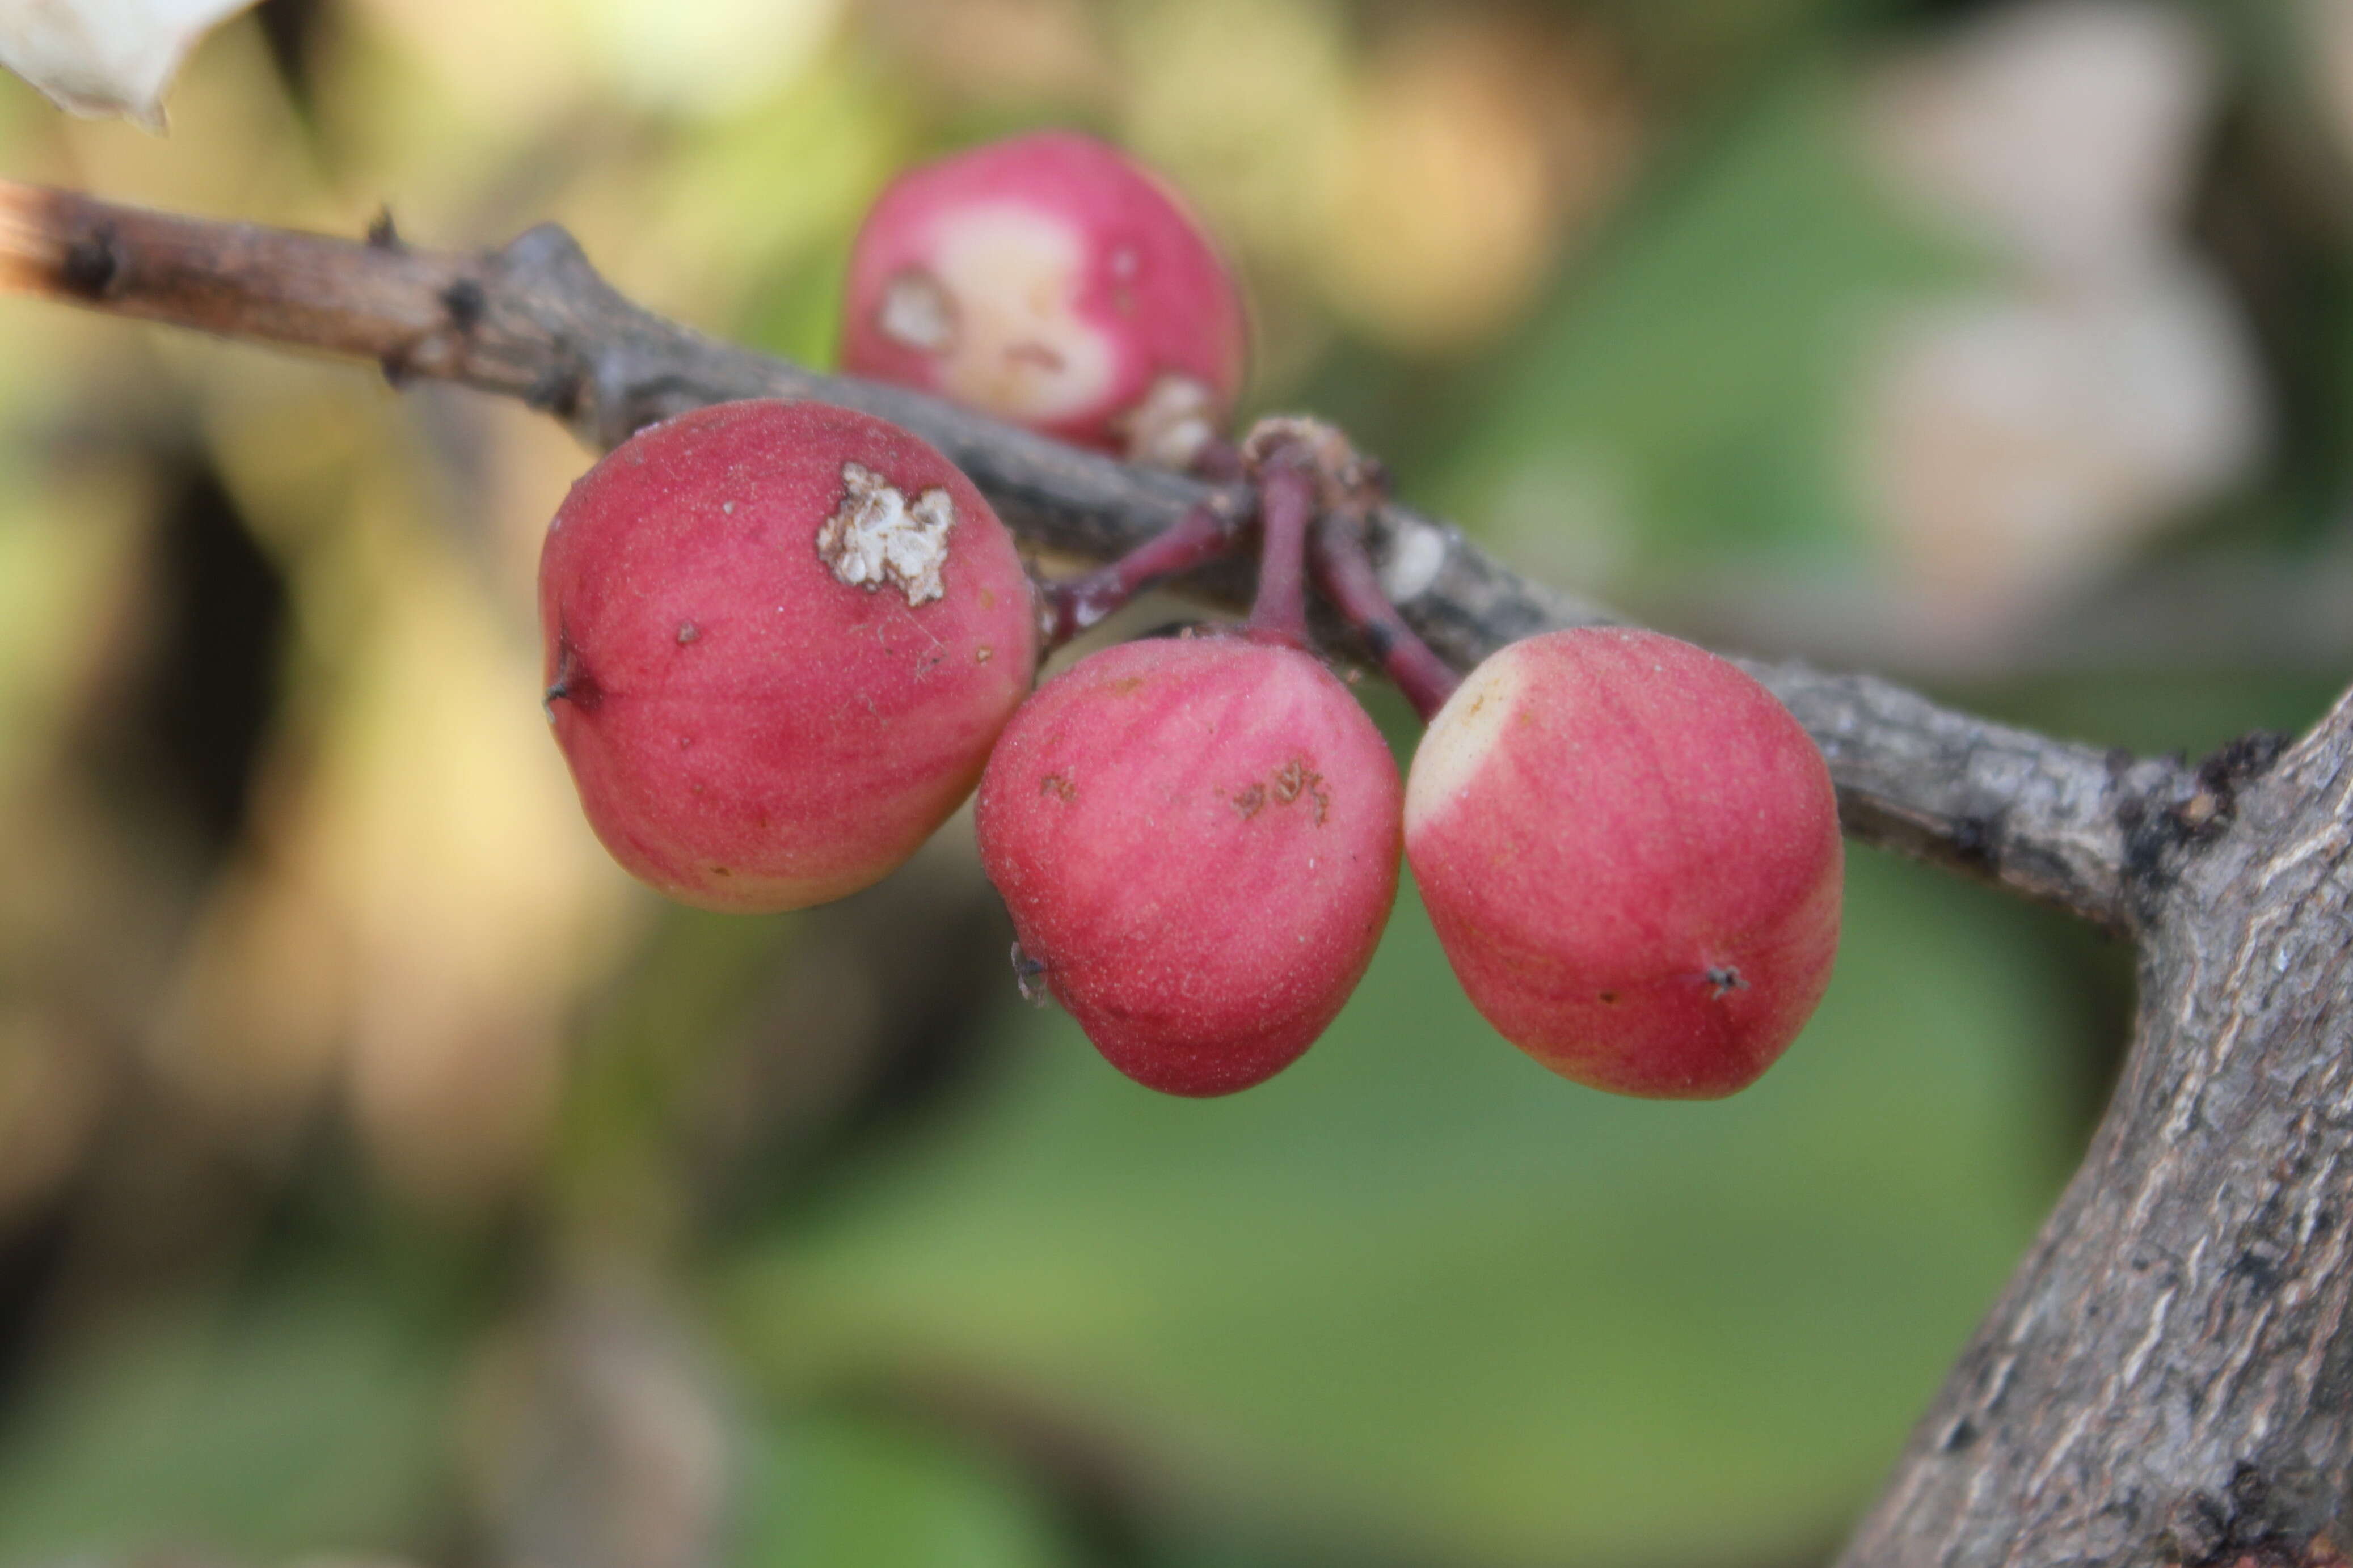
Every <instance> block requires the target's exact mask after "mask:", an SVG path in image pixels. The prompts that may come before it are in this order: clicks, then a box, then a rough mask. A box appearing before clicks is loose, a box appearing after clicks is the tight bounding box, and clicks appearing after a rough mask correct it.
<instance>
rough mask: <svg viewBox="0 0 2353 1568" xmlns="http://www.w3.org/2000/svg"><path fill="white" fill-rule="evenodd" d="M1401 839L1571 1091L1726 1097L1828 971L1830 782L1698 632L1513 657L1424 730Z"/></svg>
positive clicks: (1754, 1069) (1496, 988) (1643, 635)
mask: <svg viewBox="0 0 2353 1568" xmlns="http://www.w3.org/2000/svg"><path fill="white" fill-rule="evenodd" d="M1405 829H1406V858H1407V860H1408V862H1409V864H1410V865H1411V866H1412V868H1413V874H1414V877H1415V879H1416V880H1417V882H1418V883H1419V886H1420V889H1421V896H1422V900H1423V901H1424V903H1425V904H1427V905H1428V907H1429V910H1430V919H1431V921H1433V923H1435V925H1436V926H1437V928H1438V936H1439V940H1440V942H1442V943H1443V944H1444V946H1445V948H1446V955H1447V957H1448V959H1449V960H1451V962H1452V963H1453V965H1454V973H1455V974H1456V976H1457V977H1458V978H1459V979H1460V980H1461V983H1462V988H1463V990H1464V991H1466V992H1468V993H1469V994H1470V997H1471V1000H1472V1003H1473V1004H1474V1005H1476V1006H1477V1007H1478V1009H1479V1011H1480V1012H1481V1013H1482V1014H1483V1015H1484V1016H1486V1018H1487V1020H1488V1022H1490V1023H1491V1024H1493V1025H1494V1026H1495V1027H1496V1028H1497V1029H1498V1030H1499V1031H1501V1032H1502V1034H1503V1035H1504V1037H1505V1038H1507V1039H1509V1040H1511V1041H1512V1042H1513V1043H1514V1044H1515V1045H1517V1046H1519V1047H1521V1048H1522V1049H1524V1050H1525V1051H1526V1052H1527V1053H1528V1054H1529V1055H1531V1056H1533V1057H1535V1058H1536V1059H1537V1060H1538V1061H1540V1062H1542V1063H1544V1064H1545V1065H1546V1067H1548V1068H1552V1069H1553V1070H1554V1071H1555V1072H1557V1073H1560V1074H1561V1075H1563V1076H1564V1077H1567V1078H1571V1079H1576V1080H1577V1082H1579V1083H1585V1084H1590V1085H1592V1086H1593V1087H1594V1088H1597V1089H1612V1090H1615V1091H1617V1092H1618V1093H1620V1094H1632V1095H1642V1096H1647V1097H1651V1098H1657V1099H1674V1100H1706V1099H1715V1098H1717V1097H1719V1096H1722V1095H1726V1094H1730V1093H1732V1092H1734V1091H1735V1090H1736V1089H1742V1088H1745V1087H1746V1085H1748V1084H1749V1083H1751V1082H1753V1081H1755V1079H1757V1075H1758V1074H1760V1073H1762V1072H1763V1071H1764V1070H1765V1069H1766V1068H1767V1067H1770V1066H1771V1065H1772V1064H1773V1061H1774V1059H1775V1058H1778V1056H1779V1055H1780V1054H1781V1052H1782V1050H1783V1049H1784V1048H1785V1047H1787V1046H1788V1044H1789V1042H1790V1041H1791V1040H1792V1039H1794V1038H1795V1037H1797V1034H1798V1031H1799V1029H1800V1028H1802V1027H1803V1026H1804V1025H1805V1022H1806V1019H1807V1017H1808V1016H1810V1015H1811V1013H1812V1012H1813V1010H1814V1006H1815V1004H1816V1003H1818V1002H1820V1000H1821V996H1822V992H1823V990H1824V989H1825V987H1827V986H1828V985H1829V984H1830V976H1831V961H1832V959H1833V958H1834V957H1835V955H1836V952H1837V949H1838V928H1839V909H1840V903H1841V897H1842V877H1841V874H1842V870H1843V866H1844V848H1843V846H1842V844H1841V840H1840V837H1839V830H1838V803H1837V799H1836V797H1835V795H1833V794H1832V791H1831V779H1830V771H1829V769H1828V768H1827V767H1826V766H1825V765H1824V763H1823V762H1822V757H1821V753H1820V751H1818V750H1817V749H1816V748H1815V746H1814V743H1813V742H1812V741H1811V740H1810V738H1809V737H1808V736H1807V734H1806V732H1805V731H1804V730H1803V729H1801V728H1800V727H1799V724H1798V721H1796V720H1795V719H1793V718H1791V717H1790V716H1789V712H1788V710H1787V709H1785V708H1783V707H1782V706H1781V704H1780V703H1779V702H1778V701H1777V700H1775V699H1774V697H1773V695H1772V693H1770V692H1768V691H1767V690H1766V689H1764V688H1763V687H1762V686H1759V685H1758V684H1757V682H1756V681H1754V680H1752V679H1749V677H1748V676H1746V674H1744V673H1742V672H1741V671H1740V670H1739V669H1738V668H1736V667H1735V666H1733V665H1731V664H1729V663H1726V662H1725V660H1723V659H1720V658H1716V657H1715V655H1713V654H1710V653H1707V652H1705V651H1704V650H1703V649H1700V648H1696V647H1692V646H1691V645H1690V644H1688V643H1684V642H1679V641H1677V640H1676V639H1674V638H1672V637H1663V636H1661V635H1660V634H1658V633H1656V632H1647V631H1632V630H1623V629H1618V628H1601V627H1588V628H1584V629H1580V630H1576V631H1564V632H1553V633H1548V634H1546V635H1544V636H1540V637H1530V638H1527V639H1525V640H1524V641H1521V642H1517V643H1514V644H1512V645H1511V646H1510V647H1505V648H1504V649H1502V650H1501V651H1499V652H1497V653H1496V654H1495V655H1494V656H1493V658H1489V659H1488V660H1487V661H1486V662H1485V663H1484V664H1482V665H1481V666H1480V667H1479V668H1477V669H1476V670H1474V671H1472V674H1471V676H1470V678H1469V679H1467V680H1465V681H1464V682H1463V684H1462V686H1461V688H1460V689H1458V690H1457V691H1456V692H1455V694H1454V695H1453V696H1452V697H1451V699H1449V700H1448V701H1447V703H1446V706H1445V707H1444V708H1442V709H1441V710H1440V711H1439V713H1438V715H1437V717H1436V718H1434V719H1433V720H1432V721H1430V730H1429V732H1428V733H1427V734H1426V735H1425V736H1424V737H1423V739H1422V742H1421V749H1420V751H1419V752H1418V753H1417V755H1416V756H1415V758H1414V763H1413V768H1412V773H1411V774H1410V776H1409V780H1408V783H1407V785H1406V805H1405Z"/></svg>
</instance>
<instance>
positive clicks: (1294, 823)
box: [979, 637, 1400, 1095]
mask: <svg viewBox="0 0 2353 1568" xmlns="http://www.w3.org/2000/svg"><path fill="white" fill-rule="evenodd" d="M1399 795H1400V791H1399V787H1398V774H1397V763H1395V762H1394V761H1393V760H1392V759H1391V758H1390V756H1389V753H1388V746H1387V745H1386V744H1384V743H1383V742H1382V740H1381V737H1380V733H1379V731H1377V730H1375V729H1374V728H1373V725H1372V721H1370V720H1368V719H1366V717H1365V713H1364V710H1363V709H1361V708H1359V707H1357V706H1356V700H1355V699H1354V698H1352V697H1351V696H1349V695H1348V690H1347V689H1346V688H1345V687H1344V686H1342V685H1341V684H1340V683H1339V682H1338V681H1337V680H1335V679H1333V678H1332V675H1331V672H1330V671H1328V670H1326V669H1325V668H1324V667H1323V666H1322V665H1320V664H1318V663H1317V662H1316V661H1315V660H1314V659H1313V658H1309V657H1308V656H1307V655H1306V654H1303V653H1301V652H1298V651H1297V650H1295V649H1293V648H1288V647H1274V646H1271V645H1269V644H1265V643H1258V642H1250V641H1247V640H1245V639H1243V638H1241V637H1192V638H1184V639H1177V640H1170V639H1160V640H1155V641H1149V642H1136V643H1125V644H1122V645H1120V646H1119V647H1111V648H1106V649H1104V650H1103V652H1101V653H1098V654H1095V655H1093V656H1092V658H1087V659H1084V660H1082V662H1081V663H1079V664H1078V665H1077V666H1076V667H1074V668H1071V670H1070V671H1069V672H1068V673H1067V674H1064V675H1062V676H1061V677H1060V678H1059V679H1055V680H1054V681H1052V682H1050V684H1048V685H1047V686H1046V687H1045V688H1044V689H1042V690H1040V691H1039V693H1038V694H1037V696H1035V697H1033V698H1031V699H1030V700H1029V702H1028V703H1027V704H1026V705H1025V706H1024V707H1023V708H1022V710H1021V711H1020V712H1019V713H1018V714H1016V715H1015V716H1014V719H1013V722H1012V723H1010V724H1008V726H1006V730H1005V735H1004V738H1003V739H1002V740H1000V741H999V742H997V752H996V754H995V755H994V756H992V757H991V758H990V759H989V763H988V771H987V773H986V774H985V775H984V776H983V777H982V779H981V784H980V808H979V826H980V854H981V859H982V862H983V863H984V864H985V865H986V866H987V868H988V876H989V879H990V880H991V881H993V882H995V883H996V884H997V891H998V892H1000V893H1002V894H1004V896H1005V903H1006V907H1007V908H1008V909H1009V910H1011V911H1012V913H1013V927H1014V930H1015V931H1016V932H1017V933H1018V935H1019V937H1020V939H1021V951H1022V953H1023V955H1024V957H1025V960H1026V961H1027V962H1028V963H1032V964H1035V965H1038V966H1039V977H1040V978H1041V979H1042V980H1043V981H1044V983H1045V984H1046V986H1047V987H1048V989H1050V991H1051V992H1052V993H1053V994H1054V996H1055V997H1056V998H1057V999H1058V1000H1059V1001H1060V1003H1061V1004H1062V1005H1063V1006H1064V1007H1066V1008H1068V1009H1069V1011H1070V1013H1071V1016H1073V1017H1075V1018H1076V1019H1077V1020H1078V1021H1079V1025H1080V1026H1081V1027H1082V1028H1083V1029H1085V1030H1086V1032H1087V1037H1088V1038H1089V1039H1091V1040H1092V1041H1093V1042H1094V1043H1095V1046H1096V1047H1097V1048H1098V1049H1100V1050H1101V1051H1102V1052H1103V1055H1104V1056H1105V1057H1106V1058H1109V1059H1110V1061H1111V1064H1112V1065H1113V1067H1115V1068H1119V1070H1120V1071H1122V1072H1124V1073H1125V1074H1127V1076H1128V1077H1130V1078H1132V1079H1135V1080H1136V1081H1137V1082H1139V1083H1143V1084H1146V1085H1149V1086H1150V1087H1151V1088H1154V1089H1163V1090H1166V1092H1168V1093H1170V1094H1185V1095H1214V1094H1228V1093H1231V1092H1232V1091H1233V1090H1235V1089H1247V1088H1249V1087H1250V1085H1251V1084H1254V1083H1258V1082H1261V1081H1262V1080H1263V1079H1268V1078H1271V1077H1272V1076H1273V1075H1274V1074H1275V1073H1277V1072H1279V1071H1281V1070H1282V1068H1285V1067H1287V1066H1289V1065H1290V1064H1291V1063H1292V1062H1293V1061H1294V1060H1296V1059H1297V1058H1298V1057H1299V1054H1300V1053H1301V1052H1302V1051H1304V1050H1305V1049H1306V1048H1307V1047H1309V1046H1310V1045H1312V1044H1314V1040H1315V1037H1316V1036H1318V1035H1320V1034H1322V1033H1323V1032H1324V1026H1325V1025H1327V1024H1329V1023H1330V1022H1331V1021H1332V1018H1333V1016H1334V1015H1335V1014H1336V1013H1338V1012H1339V1010H1340V1006H1341V1004H1342V1003H1344V1002H1345V1001H1346V1000H1347V999H1348V993H1349V992H1350V991H1351V990H1353V989H1355V987H1356V981H1357V979H1358V978H1359V977H1360V976H1361V975H1362V974H1363V973H1364V972H1365V965H1366V963H1369V962H1370V961H1371V959H1372V955H1373V949H1374V947H1375V946H1376V945H1377V943H1378V942H1379V941H1380V934H1381V928H1382V926H1383V925H1385V924H1386V923H1387V922H1388V912H1389V904H1390V902H1391V901H1392V900H1393V899H1394V898H1395V896H1396V893H1397V877H1398V809H1399V805H1398V803H1399Z"/></svg>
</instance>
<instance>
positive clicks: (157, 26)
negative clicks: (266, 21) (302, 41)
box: [0, 0, 253, 132]
mask: <svg viewBox="0 0 2353 1568" xmlns="http://www.w3.org/2000/svg"><path fill="white" fill-rule="evenodd" d="M252 3H253V0H0V66H6V67H7V68H9V69H10V70H12V71H15V72H16V74H17V75H18V76H21V77H23V78H24V79H26V81H28V82H31V83H32V84H33V85H34V86H35V87H37V88H38V89H40V90H41V91H42V92H43V93H45V94H46V95H47V97H48V98H49V99H50V100H52V101H53V102H55V103H56V104H57V105H58V107H59V108H61V109H66V110H71V111H72V112H73V113H76V114H83V115H89V116H91V117H93V118H96V117H101V116H106V115H121V116H123V117H124V118H126V119H130V120H133V121H137V122H138V123H140V124H141V125H143V126H145V127H146V128H147V129H148V130H150V131H156V132H160V131H162V130H163V129H164V89H165V88H166V87H168V86H170V85H171V81H172V76H173V73H174V72H175V71H177V70H178V69H179V68H180V62H181V61H182V60H183V59H185V58H187V55H188V51H189V50H191V49H193V48H195V46H196V42H197V40H198V39H200V38H202V37H204V36H205V35H206V33H208V32H210V31H212V29H213V28H214V27H215V26H218V25H219V24H220V22H221V21H223V20H224V19H225V18H227V17H228V16H233V15H235V14H236V13H237V12H239V11H242V10H244V9H245V8H246V7H247V6H248V5H251V4H252Z"/></svg>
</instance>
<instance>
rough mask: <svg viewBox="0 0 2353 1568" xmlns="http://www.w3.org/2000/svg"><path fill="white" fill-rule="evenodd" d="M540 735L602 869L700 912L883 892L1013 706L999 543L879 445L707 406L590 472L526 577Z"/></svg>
mask: <svg viewBox="0 0 2353 1568" xmlns="http://www.w3.org/2000/svg"><path fill="white" fill-rule="evenodd" d="M539 616H540V627H541V634H542V637H543V640H544V643H545V647H546V654H547V681H548V701H547V711H548V717H549V719H550V721H552V722H553V723H554V727H555V739H556V742H557V743H558V744H559V745H561V746H562V747H563V748H564V755H565V760H566V761H567V762H569V763H571V764H572V776H573V779H574V781H575V783H576V784H578V785H579V787H580V804H581V805H582V807H583V808H584V809H585V810H586V812H587V814H588V821H589V824H590V826H593V827H595V828H596V837H599V838H601V839H603V840H604V841H605V847H607V849H610V850H611V851H612V852H613V857H614V858H616V859H617V860H618V861H620V862H621V864H622V865H623V866H625V867H627V868H628V869H629V870H630V871H631V872H633V873H635V874H636V875H637V876H638V877H639V878H641V879H644V880H646V881H648V882H650V883H652V884H653V885H654V886H655V887H657V888H659V889H661V890H662V891H664V892H666V893H668V894H670V896H671V897H673V898H677V899H681V900H685V901H686V902H688V903H691V904H700V905H702V906H703V907H704V908H706V909H716V910H782V909H797V908H800V907H802V906H804V905H807V904H814V903H821V902H823V901H824V900H828V899H833V898H839V897H840V896H841V895H843V894H845V893H849V892H853V891H855V890H857V889H860V888H862V887H864V886H866V885H867V884H868V883H870V882H872V881H874V880H876V879H879V878H881V876H882V875H883V874H884V873H886V872H888V871H889V870H890V869H891V868H892V867H894V866H896V865H898V864H899V862H900V861H902V860H903V859H905V858H907V857H908V856H909V855H911V854H913V852H914V850H915V848H916V847H917V846H918V845H920V844H921V843H922V842H923V839H924V837H926V836H927V835H928V834H930V832H931V831H932V829H934V827H936V826H939V825H940V823H941V822H942V821H943V820H944V819H945V818H946V816H948V814H949V813H951V812H953V811H954V810H955V808H956V806H957V805H958V804H959V803H960V802H962V801H963V799H964V797H965V795H966V794H968V793H969V792H970V791H971V789H972V786H973V781H974V780H975V779H976V778H977V777H978V776H979V773H980V768H981V764H982V763H983V762H984V761H986V760H987V755H988V748H989V746H990V744H991V743H992V742H994V741H995V740H996V739H997V731H998V730H1000V729H1002V728H1003V727H1004V724H1005V721H1006V719H1007V718H1008V716H1009V715H1010V714H1011V713H1012V711H1013V710H1014V708H1015V707H1016V706H1017V705H1018V704H1019V702H1020V701H1021V700H1022V698H1023V697H1024V696H1026V695H1027V694H1028V692H1029V682H1030V679H1031V672H1032V669H1033V668H1034V666H1035V664H1036V661H1037V657H1038V633H1037V629H1036V616H1035V612H1034V610H1033V609H1032V607H1031V598H1030V591H1029V579H1028V578H1027V576H1026V575H1025V574H1023V572H1022V567H1021V562H1020V558H1019V557H1018V555H1017V554H1016V553H1015V552H1014V548H1013V541H1012V539H1011V537H1010V536H1009V535H1008V533H1007V532H1006V531H1005V528H1004V525H1003V524H1001V523H999V522H998V521H997V516H996V514H995V513H994V512H992V511H990V510H989V509H988V503H987V502H986V501H984V500H981V498H980V493H979V492H978V491H977V490H976V489H973V487H972V484H971V481H969V480H967V479H965V477H964V475H962V474H961V473H959V472H957V471H956V469H955V468H954V467H953V466H952V465H951V464H950V463H949V462H948V460H947V459H946V458H943V457H942V456H940V454H939V453H938V452H936V451H934V450H933V449H932V448H931V447H928V446H926V445H924V444H923V442H922V441H920V440H918V439H917V438H916V437H913V436H911V435H909V434H908V433H907V432H905V431H904V430H902V429H900V428H898V427H897V426H893V425H889V424H885V423H884V422H883V421H881V420H880V419H875V418H872V417H871V416H867V415H864V414H856V413H852V412H850V411H849V410H848V409H842V408H829V407H827V406H825V405H820V404H812V403H776V402H751V403H730V404H723V405H719V406H717V407H713V408H705V409H702V410H700V411H698V412H696V413H692V414H688V415H684V416H681V417H679V418H676V419H673V420H670V422H669V423H667V424H664V425H658V426H653V427H652V428H651V429H648V430H643V431H640V432H639V433H638V434H637V435H636V436H633V437H630V438H629V439H628V441H626V442H624V443H622V444H621V445H620V446H619V447H616V448H615V449H614V450H613V451H612V452H611V453H610V454H609V455H608V456H607V457H606V458H605V459H604V460H603V461H601V462H599V463H598V464H597V465H596V467H595V468H591V469H589V470H588V472H587V474H586V476H584V477H583V478H582V479H580V480H579V482H578V483H576V484H575V485H574V486H573V487H572V493H571V494H570V495H569V496H567V497H565V501H564V505H563V507H562V509H561V510H558V511H557V512H556V514H555V521H554V522H553V523H552V524H550V525H549V527H548V531H547V542H546V545H545V548H544V550H543V552H542V554H541V556H540V563H539Z"/></svg>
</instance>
